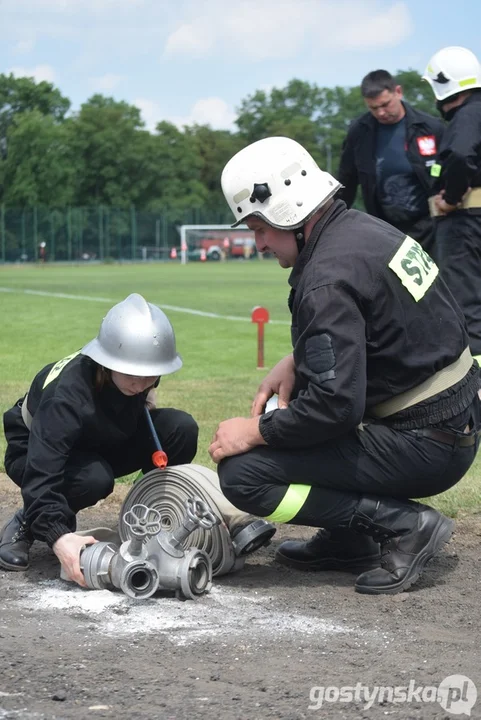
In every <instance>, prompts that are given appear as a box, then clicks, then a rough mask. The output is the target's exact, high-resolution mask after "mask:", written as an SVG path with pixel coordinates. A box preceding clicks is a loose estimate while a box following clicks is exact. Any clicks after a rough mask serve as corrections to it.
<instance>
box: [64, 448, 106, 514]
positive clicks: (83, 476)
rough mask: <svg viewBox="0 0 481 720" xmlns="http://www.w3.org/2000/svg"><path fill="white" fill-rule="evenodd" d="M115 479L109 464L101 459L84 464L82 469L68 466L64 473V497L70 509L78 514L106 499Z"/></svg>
mask: <svg viewBox="0 0 481 720" xmlns="http://www.w3.org/2000/svg"><path fill="white" fill-rule="evenodd" d="M114 485H115V478H114V473H113V470H112V467H111V466H110V464H109V463H108V462H107V461H106V460H104V459H103V458H101V457H97V458H95V459H93V460H91V461H90V462H85V464H83V466H82V467H79V466H76V467H73V466H70V467H69V468H68V470H67V472H66V486H65V496H66V498H67V502H68V504H69V506H70V508H71V509H72V510H73V511H74V512H78V511H79V510H82V509H83V508H86V507H92V505H95V504H96V503H98V501H99V500H103V499H104V498H106V497H108V496H109V495H110V494H111V493H112V492H113V489H114Z"/></svg>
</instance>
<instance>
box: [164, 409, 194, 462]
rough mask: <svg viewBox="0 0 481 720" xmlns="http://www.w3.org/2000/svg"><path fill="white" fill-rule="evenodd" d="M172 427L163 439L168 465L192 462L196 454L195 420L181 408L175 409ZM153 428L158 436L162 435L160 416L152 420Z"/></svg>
mask: <svg viewBox="0 0 481 720" xmlns="http://www.w3.org/2000/svg"><path fill="white" fill-rule="evenodd" d="M174 418H175V421H174V422H173V429H172V430H171V431H170V432H169V436H168V437H167V438H166V439H165V447H164V450H165V451H166V453H167V455H168V457H169V465H184V464H186V463H190V462H192V460H193V459H194V457H195V456H196V454H197V442H198V438H199V426H198V425H197V423H196V421H195V420H194V418H193V417H192V415H189V413H186V412H184V411H183V410H177V411H175V416H174ZM154 425H155V429H156V431H157V434H158V436H159V438H161V437H163V435H164V433H165V428H164V427H163V425H162V416H158V417H157V418H155V420H154Z"/></svg>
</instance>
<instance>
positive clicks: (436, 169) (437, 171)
mask: <svg viewBox="0 0 481 720" xmlns="http://www.w3.org/2000/svg"><path fill="white" fill-rule="evenodd" d="M440 175H441V165H439V163H434V165H431V177H439V176H440Z"/></svg>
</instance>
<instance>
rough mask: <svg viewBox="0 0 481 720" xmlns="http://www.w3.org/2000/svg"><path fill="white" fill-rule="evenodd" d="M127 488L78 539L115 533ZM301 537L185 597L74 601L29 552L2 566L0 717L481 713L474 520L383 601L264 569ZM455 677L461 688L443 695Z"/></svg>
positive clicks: (48, 564)
mask: <svg viewBox="0 0 481 720" xmlns="http://www.w3.org/2000/svg"><path fill="white" fill-rule="evenodd" d="M125 492H126V488H125V486H124V487H122V486H118V487H117V488H116V491H115V493H114V494H113V496H112V497H111V498H109V499H108V500H107V501H104V503H103V504H101V505H99V506H97V507H96V508H91V509H90V510H88V511H84V512H83V513H81V514H80V515H79V528H86V527H92V526H94V525H109V526H113V525H115V524H116V521H117V518H118V512H119V509H120V504H121V502H122V499H123V497H124V495H125ZM0 497H1V498H2V503H1V507H0V525H2V524H3V522H4V521H5V520H7V519H8V517H9V516H10V515H11V514H12V512H13V510H14V509H15V508H16V506H17V505H18V500H19V495H18V492H17V490H16V489H15V487H14V486H13V485H12V484H11V483H10V481H9V480H8V479H7V478H5V476H0ZM310 534H311V533H310V530H309V529H307V528H293V527H287V526H285V527H282V528H279V530H278V532H277V534H276V536H275V537H274V539H273V542H272V544H271V545H270V546H269V547H268V548H264V549H262V550H260V551H259V552H258V553H256V554H255V555H253V556H251V557H250V558H249V559H248V562H247V563H246V565H245V568H244V569H243V570H242V571H240V572H239V573H237V574H235V575H230V576H227V577H224V578H219V579H216V578H214V586H213V590H212V592H211V593H210V594H209V595H204V596H203V597H202V598H200V599H198V600H197V601H185V602H182V601H180V600H177V599H175V598H173V597H157V596H156V597H154V598H151V599H149V600H145V601H140V602H139V601H135V600H131V599H129V598H127V597H126V596H125V595H123V594H122V593H112V592H109V591H108V590H82V589H81V588H79V587H78V586H73V585H71V584H69V583H65V582H63V581H61V580H60V579H59V567H58V564H57V561H56V558H55V556H54V555H53V553H52V552H51V551H50V550H49V549H48V548H47V547H46V546H45V545H42V544H39V543H36V544H35V545H34V547H33V549H32V563H31V568H30V569H29V570H28V571H27V572H25V573H9V572H4V571H2V570H0V663H1V664H0V668H1V671H0V719H3V718H5V719H7V718H8V719H15V720H17V719H18V720H27V718H28V719H30V718H32V719H33V718H35V719H36V720H47V719H48V720H50V719H53V718H57V719H58V720H60V719H61V718H62V719H67V718H79V719H80V720H84V719H87V718H89V719H90V718H125V719H128V720H133V719H135V720H137V719H138V720H154V719H156V718H162V719H163V720H168V719H174V718H175V719H176V720H183V719H184V718H186V719H187V718H189V719H191V718H194V719H195V718H216V717H217V718H222V719H223V720H234V719H236V720H237V719H239V720H240V719H242V720H245V719H247V718H249V720H263V719H264V718H277V719H279V720H280V719H282V720H284V719H285V720H301V718H312V719H313V720H314V719H315V718H353V719H356V720H358V719H362V718H368V719H369V720H378V719H380V718H386V717H392V718H402V719H403V720H409V718H436V719H439V718H441V719H443V718H453V717H456V715H457V716H459V717H467V716H468V714H469V712H471V717H473V718H481V651H480V645H481V614H480V612H479V608H480V597H481V579H480V576H481V573H480V570H481V517H480V516H476V517H473V516H471V517H466V518H461V519H460V520H458V522H457V530H456V533H455V535H454V537H453V539H452V540H451V543H450V544H449V545H448V546H447V548H446V549H445V550H444V551H443V552H442V554H441V555H440V556H439V557H438V558H435V559H434V560H433V561H432V562H431V563H430V565H429V566H428V568H427V570H426V572H425V573H424V575H423V577H422V579H421V580H420V581H419V582H418V583H417V584H416V585H415V586H414V587H413V588H412V589H411V590H409V591H408V592H406V593H402V594H400V595H394V596H376V597H370V596H363V595H360V594H358V593H355V592H354V590H353V584H354V577H353V576H352V575H348V574H343V573H324V574H319V573H301V572H297V571H293V570H288V569H287V568H284V567H281V566H278V565H276V564H275V562H274V552H275V549H276V546H277V545H278V544H279V543H280V542H281V541H282V540H284V539H286V538H306V537H308V536H309V535H310ZM453 675H455V676H464V677H460V678H456V679H455V680H452V681H450V682H448V685H450V688H451V689H448V690H443V688H444V687H445V684H444V685H443V684H442V681H443V680H444V679H445V678H447V677H449V676H453ZM455 686H456V687H455ZM476 686H477V692H478V693H479V697H477V695H476ZM383 688H384V689H383ZM369 698H371V699H372V700H371V701H370V700H369Z"/></svg>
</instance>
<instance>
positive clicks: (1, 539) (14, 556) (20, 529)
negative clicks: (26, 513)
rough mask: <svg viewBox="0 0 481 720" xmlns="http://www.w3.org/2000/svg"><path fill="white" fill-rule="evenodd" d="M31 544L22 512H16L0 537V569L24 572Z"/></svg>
mask: <svg viewBox="0 0 481 720" xmlns="http://www.w3.org/2000/svg"><path fill="white" fill-rule="evenodd" d="M32 543H33V536H32V534H31V533H30V532H29V531H28V530H27V528H26V526H25V524H24V522H23V510H17V512H16V513H15V515H14V516H13V518H12V519H11V520H9V521H8V523H7V524H6V525H5V527H4V528H3V530H2V534H1V535H0V567H2V568H4V569H5V570H26V569H27V568H28V552H29V550H30V546H31V544H32Z"/></svg>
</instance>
